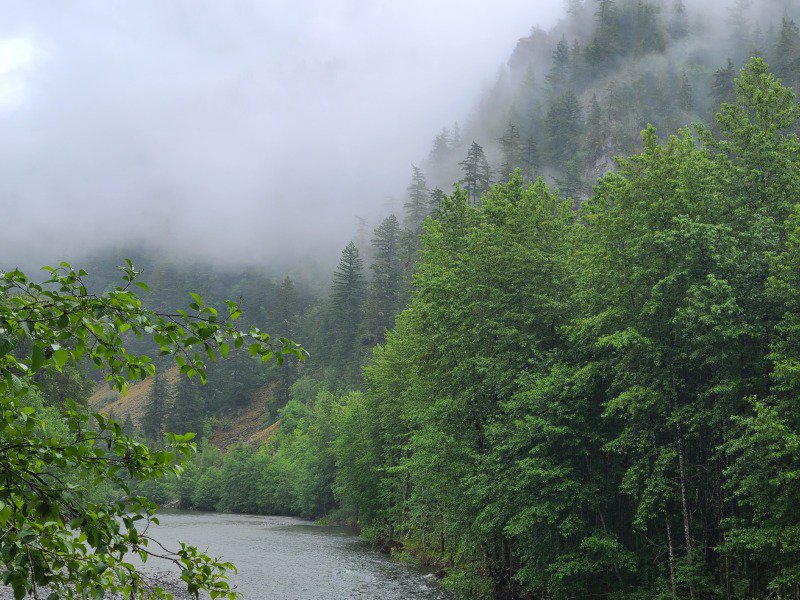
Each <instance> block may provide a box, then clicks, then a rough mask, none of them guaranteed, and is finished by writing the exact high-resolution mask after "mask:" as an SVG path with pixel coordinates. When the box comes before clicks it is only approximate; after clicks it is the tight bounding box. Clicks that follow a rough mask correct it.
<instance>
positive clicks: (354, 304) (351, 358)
mask: <svg viewBox="0 0 800 600" xmlns="http://www.w3.org/2000/svg"><path fill="white" fill-rule="evenodd" d="M366 285H367V284H366V278H365V275H364V261H363V260H362V259H361V257H360V255H359V252H358V248H357V247H356V245H355V243H354V242H350V243H349V244H347V246H345V248H344V250H342V256H341V259H340V260H339V264H338V266H337V267H336V270H335V271H334V273H333V285H332V286H331V296H330V298H331V300H330V303H331V317H332V328H331V329H332V337H333V339H332V350H333V356H334V359H335V360H336V361H340V362H341V363H342V366H343V368H344V370H345V371H346V372H348V373H353V372H356V371H357V363H358V361H359V355H360V340H359V335H360V334H359V331H360V328H361V324H362V321H363V318H364V302H365V300H366V294H367V288H366Z"/></svg>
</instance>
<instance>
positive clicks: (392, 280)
mask: <svg viewBox="0 0 800 600" xmlns="http://www.w3.org/2000/svg"><path fill="white" fill-rule="evenodd" d="M400 238H401V236H400V223H399V222H398V220H397V217H395V216H394V215H389V216H388V217H386V218H385V219H384V220H383V221H382V222H381V224H380V225H379V226H378V227H377V228H376V229H375V231H374V232H373V236H372V248H373V256H374V259H373V262H372V264H371V265H370V269H372V285H371V290H370V301H369V306H368V309H367V321H368V322H367V325H368V328H369V333H370V337H371V339H372V340H374V341H376V342H377V341H380V340H383V338H384V335H385V333H386V330H387V329H390V328H391V327H392V325H393V324H394V318H395V316H396V315H397V314H398V313H399V312H400V310H401V309H402V305H403V300H404V298H405V293H404V292H405V290H404V289H403V288H404V286H403V282H404V271H403V263H402V247H401V239H400Z"/></svg>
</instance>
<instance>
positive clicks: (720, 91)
mask: <svg viewBox="0 0 800 600" xmlns="http://www.w3.org/2000/svg"><path fill="white" fill-rule="evenodd" d="M735 79H736V69H735V68H734V66H733V61H732V60H731V59H730V58H729V59H728V64H727V65H726V66H725V67H723V68H721V69H717V70H716V71H714V81H713V83H712V85H711V94H712V97H713V98H714V102H715V104H716V105H717V106H715V107H714V110H715V111H716V109H717V107H719V105H720V104H722V103H723V102H731V101H733V99H734V95H735V93H736V86H735V85H734V80H735Z"/></svg>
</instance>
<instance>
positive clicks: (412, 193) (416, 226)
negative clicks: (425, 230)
mask: <svg viewBox="0 0 800 600" xmlns="http://www.w3.org/2000/svg"><path fill="white" fill-rule="evenodd" d="M411 171H412V172H411V183H410V184H409V186H408V188H407V189H406V202H405V205H404V207H405V211H406V219H405V221H406V223H405V224H406V227H407V228H408V229H410V230H411V231H414V232H419V230H420V227H421V225H422V222H423V221H424V220H425V217H427V216H428V215H429V214H430V190H429V189H428V182H427V181H426V179H425V174H424V173H423V172H422V169H420V168H419V167H417V166H415V165H411Z"/></svg>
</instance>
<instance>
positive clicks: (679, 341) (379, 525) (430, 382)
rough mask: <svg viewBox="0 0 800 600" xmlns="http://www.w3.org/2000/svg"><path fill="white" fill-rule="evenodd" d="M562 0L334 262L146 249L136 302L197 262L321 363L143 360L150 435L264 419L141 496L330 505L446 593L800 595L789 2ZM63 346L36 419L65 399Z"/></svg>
mask: <svg viewBox="0 0 800 600" xmlns="http://www.w3.org/2000/svg"><path fill="white" fill-rule="evenodd" d="M568 8H569V16H568V17H567V18H566V19H565V20H564V21H562V22H561V23H560V24H559V25H558V26H557V27H556V28H555V29H554V30H553V31H551V32H549V33H545V32H543V31H534V32H532V34H531V36H530V37H528V38H524V39H523V40H521V41H520V43H519V45H518V47H517V49H516V51H515V52H514V55H513V56H512V59H511V61H510V63H509V65H510V76H509V77H508V78H507V80H504V81H502V82H500V83H498V85H497V86H496V87H495V88H493V89H492V90H491V91H490V92H489V95H488V97H487V99H486V100H485V101H484V103H483V104H482V105H481V107H480V110H478V111H477V113H476V116H475V117H474V119H473V120H472V122H470V123H468V124H467V126H466V127H465V132H466V133H465V135H463V136H462V133H461V131H460V129H459V127H458V125H455V126H454V127H453V129H452V130H447V129H444V130H443V131H442V132H441V133H440V134H439V135H437V137H436V139H435V140H434V144H433V148H432V151H431V154H430V156H429V158H428V160H427V161H426V163H425V164H424V165H423V166H424V169H423V168H419V167H417V166H413V167H412V173H411V182H410V184H409V186H408V189H407V195H406V199H405V202H404V205H403V209H404V218H403V219H402V224H401V221H400V220H399V219H398V218H397V217H395V216H394V215H389V216H387V217H386V218H385V219H383V220H382V221H380V222H379V223H378V224H377V227H376V228H375V229H374V231H373V233H372V236H369V235H368V233H367V232H366V231H362V232H361V233H360V235H359V236H358V237H357V238H356V240H354V241H353V242H350V243H349V244H348V245H347V246H346V247H345V248H344V250H343V252H342V254H341V259H340V261H339V264H338V266H337V267H336V269H335V271H334V273H333V276H332V281H331V282H330V287H329V288H327V289H319V288H318V289H316V290H315V291H311V290H309V289H308V287H307V286H305V285H303V284H298V283H297V282H296V281H293V280H292V279H291V278H288V277H285V276H283V275H282V276H281V277H279V278H278V277H276V278H275V279H271V278H269V277H267V276H266V275H263V274H260V273H254V272H247V273H240V274H235V275H234V274H230V273H222V274H220V273H212V274H211V275H210V276H209V275H208V274H207V273H204V272H203V270H204V267H199V266H194V267H190V268H188V269H183V270H181V269H170V268H168V267H164V266H163V265H159V267H157V269H156V272H155V273H154V275H155V280H156V282H157V283H158V285H159V287H162V288H164V290H166V293H162V295H159V296H152V297H150V298H149V299H146V302H148V303H149V306H150V307H151V308H153V309H154V310H156V311H158V310H159V309H160V308H161V307H164V306H170V305H172V304H174V302H175V300H176V299H179V298H181V297H183V296H185V293H186V291H185V290H187V289H188V288H190V287H192V286H193V285H197V284H198V283H199V280H200V278H202V279H203V280H204V281H205V282H206V283H205V284H206V285H207V286H208V287H209V288H210V290H209V293H210V297H211V298H215V299H216V298H220V299H221V298H223V297H224V296H225V295H226V294H227V293H228V292H229V291H231V290H233V294H234V295H240V296H241V297H242V305H243V306H244V307H245V308H247V309H248V312H250V313H251V314H252V315H253V318H254V319H257V320H258V321H259V322H264V323H266V324H267V325H268V326H269V328H270V329H271V330H275V331H277V332H279V333H280V334H281V335H286V336H290V337H296V338H297V339H301V340H303V342H304V345H306V346H307V347H308V348H309V349H310V351H311V354H312V358H313V360H312V361H311V362H310V363H309V364H308V365H304V364H303V365H301V364H299V363H298V362H296V361H295V362H291V361H287V364H286V365H284V367H287V366H288V368H283V369H260V368H257V367H254V366H253V364H252V362H251V361H247V360H246V359H245V358H244V357H241V356H238V357H237V356H234V355H231V357H228V358H227V359H225V360H222V361H220V362H219V363H218V364H217V365H213V366H212V365H209V367H208V370H209V375H210V382H209V385H206V386H199V385H195V384H194V382H192V381H189V380H188V379H185V378H183V379H181V380H180V381H179V383H177V384H175V385H170V384H169V383H168V382H167V380H166V378H158V379H156V381H155V382H154V385H153V387H152V389H151V393H150V398H149V400H148V404H147V406H146V410H145V414H144V415H143V417H142V419H141V421H140V422H139V423H136V424H135V425H136V426H138V427H139V429H140V430H141V431H140V433H141V434H142V435H143V436H144V437H145V438H147V439H150V440H157V439H159V438H160V437H161V434H162V433H163V432H164V431H165V430H167V431H173V432H176V433H183V432H186V431H194V432H197V433H198V434H199V435H200V436H201V437H205V438H207V436H208V433H210V431H211V429H212V425H213V424H214V423H215V422H218V421H217V420H218V419H226V418H227V417H228V416H230V415H235V414H237V413H238V411H240V410H242V409H244V408H246V407H248V406H249V405H250V404H251V403H252V401H253V399H254V398H261V396H258V394H257V393H256V392H258V391H259V390H262V391H263V390H268V393H267V394H266V400H265V405H264V406H263V414H264V422H263V423H262V425H263V426H267V425H270V424H272V423H273V421H277V423H275V426H274V427H273V428H271V429H270V431H272V432H273V433H272V434H271V437H269V439H267V441H266V442H264V443H261V444H260V445H258V444H252V445H250V446H248V445H245V444H238V445H234V446H231V447H230V448H228V450H227V451H225V452H223V451H221V450H220V449H219V448H217V447H215V446H214V445H213V444H211V443H210V441H209V440H208V439H205V440H204V441H203V443H202V445H201V451H200V452H199V453H198V454H196V455H195V456H194V457H193V458H192V459H191V460H190V461H189V462H188V464H187V465H186V468H185V470H184V471H183V473H182V476H181V477H180V478H175V477H171V478H170V477H167V478H164V479H161V480H159V481H157V482H156V481H145V482H143V483H140V484H139V485H138V488H137V489H138V491H139V492H141V493H142V494H145V495H148V496H150V497H152V498H154V499H156V500H157V501H167V500H177V501H178V502H179V503H180V505H181V506H183V507H186V508H196V509H202V510H225V511H235V512H259V513H281V514H296V515H303V516H313V517H319V516H330V517H332V518H335V519H341V520H344V521H349V522H351V523H354V524H356V525H358V526H359V527H360V528H362V530H363V532H364V533H365V535H367V536H368V537H370V538H371V539H373V540H374V541H375V542H376V543H377V544H378V545H380V546H381V547H382V548H384V549H387V550H391V551H398V552H407V553H412V554H415V555H416V556H418V557H419V558H421V559H423V560H426V561H430V562H431V563H433V564H436V565H437V566H439V567H441V568H442V569H443V570H444V571H445V572H446V573H447V576H446V582H447V584H448V585H449V586H450V587H452V588H453V589H454V590H456V591H457V592H458V593H459V594H460V595H461V596H463V597H465V598H481V597H490V596H491V595H492V594H494V593H499V594H502V595H505V596H508V597H519V598H567V597H590V596H594V597H632V598H637V597H639V598H654V597H656V598H659V597H660V598H684V597H685V598H692V599H696V598H764V597H777V598H787V597H795V598H798V597H800V541H798V540H800V491H798V490H800V488H799V487H798V484H797V483H798V477H800V449H799V448H800V410H798V408H797V396H798V392H800V350H798V348H800V204H799V202H800V143H798V139H797V136H796V133H797V132H798V131H800V109H799V108H798V104H797V99H796V97H795V94H794V93H793V91H792V87H793V86H794V87H796V86H798V85H800V34H798V29H797V26H796V25H795V22H794V21H793V20H792V16H793V14H794V13H796V8H797V7H796V6H795V5H793V4H792V3H791V2H788V1H785V0H764V2H763V4H762V6H761V8H762V9H763V11H764V14H768V15H772V16H773V17H774V15H776V14H782V15H783V17H779V18H778V21H777V23H776V26H775V27H772V28H770V29H769V31H768V32H767V33H764V32H763V31H762V30H760V26H759V23H757V22H755V21H754V20H753V19H752V17H753V10H752V6H751V4H750V3H748V2H745V1H743V0H739V1H737V2H734V3H732V7H731V9H730V10H729V11H728V12H727V13H726V18H725V19H724V27H720V29H723V30H724V33H725V35H726V36H730V39H728V40H727V41H724V42H723V41H721V40H722V37H721V36H720V31H717V30H715V29H714V28H713V24H710V23H708V22H701V21H699V20H698V19H695V18H693V15H694V13H692V12H690V11H688V10H687V8H686V7H685V6H684V4H683V2H681V0H676V1H675V2H669V3H654V2H650V1H648V0H594V1H582V0H573V1H570V2H568ZM792 11H793V12H792ZM778 24H779V26H778ZM704 28H705V29H704ZM706 33H708V36H707V37H708V40H713V42H712V41H708V40H706V39H705V38H704V37H703V36H704V34H706ZM712 34H713V35H712ZM750 55H761V56H767V57H769V58H770V59H772V63H773V65H772V66H773V68H774V69H775V71H776V72H777V73H778V74H779V75H780V76H781V77H782V78H783V81H782V82H781V81H779V80H777V79H776V78H775V77H774V76H772V75H770V74H769V69H768V67H767V65H766V63H765V62H764V61H763V60H762V59H752V60H751V61H750V62H749V63H748V64H747V66H746V68H745V69H744V70H743V71H740V70H739V67H741V66H742V65H743V64H744V63H745V60H746V58H747V57H748V56H750ZM729 56H730V58H728V57H729ZM537 82H542V83H541V84H538V83H537ZM720 105H721V107H720ZM693 119H694V120H698V121H699V122H700V123H701V124H699V125H697V126H696V127H695V128H694V129H679V127H680V126H681V125H683V124H685V123H687V122H688V121H689V120H693ZM648 123H653V124H654V125H655V126H652V125H648ZM642 129H644V131H643V132H642V131H641V130H642ZM670 133H673V134H674V135H672V136H669V135H668V134H670ZM640 134H641V135H640ZM659 136H660V137H659ZM476 140H477V141H476ZM478 141H481V142H482V143H484V142H485V145H483V146H481V145H480V144H479V143H478ZM618 153H625V154H628V155H631V156H629V157H628V158H618V159H616V161H612V156H613V155H615V154H618ZM599 174H604V176H603V177H601V179H600V180H599V181H598V182H597V185H596V186H595V187H594V188H593V190H591V193H590V190H589V186H588V183H589V182H592V181H595V180H596V176H597V175H599ZM540 175H541V176H542V177H540ZM452 181H459V182H460V187H456V188H455V191H454V193H453V194H452V195H450V196H447V195H446V194H445V193H444V192H442V190H441V189H439V187H436V186H441V187H443V188H449V187H450V182H452ZM493 181H494V182H498V183H496V184H495V185H492V182H493ZM550 184H555V186H557V189H555V187H553V186H552V185H550ZM398 214H399V213H398ZM103 281H105V280H103ZM162 284H163V285H162ZM23 338H24V336H23ZM130 341H131V344H133V346H131V347H132V348H135V349H141V350H147V351H150V350H149V349H150V348H153V346H152V345H151V346H147V345H146V342H139V341H138V340H135V339H131V340H130ZM19 344H21V345H24V344H25V341H24V339H21V340H20V341H19ZM20 347H22V346H20ZM155 350H156V351H157V348H155ZM26 351H27V352H29V353H30V351H31V349H30V348H28V349H27V350H26ZM62 367H63V368H62V369H61V372H60V373H53V374H52V375H55V377H57V378H58V379H57V380H54V379H52V378H50V377H49V375H51V374H49V373H48V377H42V376H39V377H37V381H38V382H39V383H40V385H41V388H42V391H41V394H39V395H37V394H35V393H32V394H28V395H27V396H25V402H27V403H28V404H29V405H30V406H35V407H36V414H37V415H39V414H41V415H50V416H53V415H56V414H58V412H57V411H58V407H60V406H62V405H63V404H64V402H65V400H66V399H68V398H73V399H81V398H84V399H85V397H86V395H87V390H88V387H89V386H88V385H87V379H86V377H85V375H83V374H82V372H81V371H80V369H78V368H77V367H76V366H75V365H74V364H72V363H70V362H67V363H66V364H65V365H62ZM45 405H47V406H45ZM133 426H134V425H133V424H131V427H133Z"/></svg>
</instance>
